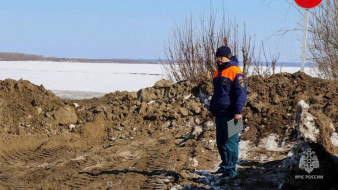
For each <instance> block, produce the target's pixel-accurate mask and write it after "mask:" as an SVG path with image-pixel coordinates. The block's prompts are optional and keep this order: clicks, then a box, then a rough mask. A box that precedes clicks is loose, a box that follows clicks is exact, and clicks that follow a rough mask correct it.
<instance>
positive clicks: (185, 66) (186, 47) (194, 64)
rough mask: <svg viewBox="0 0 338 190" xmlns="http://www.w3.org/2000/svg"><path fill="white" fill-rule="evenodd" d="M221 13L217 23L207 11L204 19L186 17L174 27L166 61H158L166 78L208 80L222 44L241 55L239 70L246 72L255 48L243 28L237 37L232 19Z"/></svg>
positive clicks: (237, 27)
mask: <svg viewBox="0 0 338 190" xmlns="http://www.w3.org/2000/svg"><path fill="white" fill-rule="evenodd" d="M224 15H225V14H224V12H223V17H222V19H221V21H220V22H218V23H219V24H218V25H217V26H216V20H217V19H216V14H214V13H213V12H212V10H211V11H210V15H209V17H208V18H207V19H206V18H204V17H200V19H199V24H196V22H195V21H194V20H193V17H192V16H190V17H186V18H185V22H184V24H183V25H181V26H176V27H175V28H174V30H173V32H172V35H171V37H170V38H169V41H168V44H167V47H165V49H164V52H165V56H166V60H164V61H162V62H163V66H164V69H165V71H166V73H167V77H168V78H169V79H171V80H173V81H181V80H192V81H196V82H199V81H202V80H205V79H211V78H212V76H213V75H212V73H213V72H214V71H215V70H216V62H215V58H216V57H215V53H216V50H217V48H218V47H220V46H222V45H227V46H229V47H230V48H231V49H232V51H233V54H234V55H237V56H238V54H239V53H241V54H242V58H243V71H244V73H245V74H248V72H249V67H250V66H251V63H252V60H253V58H252V57H251V56H254V48H255V46H254V44H253V40H252V37H251V35H247V33H246V29H245V27H244V31H243V35H242V36H239V26H238V24H237V23H236V21H234V20H232V21H230V19H226V18H225V16H224ZM239 39H241V41H240V40H239ZM239 49H240V50H241V51H239Z"/></svg>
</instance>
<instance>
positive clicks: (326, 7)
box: [309, 0, 338, 80]
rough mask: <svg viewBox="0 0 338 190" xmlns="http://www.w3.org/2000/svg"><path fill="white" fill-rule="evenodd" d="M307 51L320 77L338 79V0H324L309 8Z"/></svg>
mask: <svg viewBox="0 0 338 190" xmlns="http://www.w3.org/2000/svg"><path fill="white" fill-rule="evenodd" d="M309 32H310V36H311V38H310V39H311V40H310V41H309V52H310V53H311V56H312V57H311V59H312V60H313V62H314V65H315V66H316V67H315V68H316V72H317V74H318V75H319V76H320V77H322V78H328V79H333V80H337V79H338V1H337V0H325V1H322V3H321V4H320V5H319V6H318V7H317V8H314V9H312V10H311V19H310V22H309Z"/></svg>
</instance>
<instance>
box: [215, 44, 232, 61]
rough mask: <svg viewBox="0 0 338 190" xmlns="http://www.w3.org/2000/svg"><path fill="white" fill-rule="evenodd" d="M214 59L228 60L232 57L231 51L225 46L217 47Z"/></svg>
mask: <svg viewBox="0 0 338 190" xmlns="http://www.w3.org/2000/svg"><path fill="white" fill-rule="evenodd" d="M216 57H227V58H229V59H230V58H231V57H232V54H231V49H230V48H229V47H227V46H222V47H219V48H218V49H217V51H216Z"/></svg>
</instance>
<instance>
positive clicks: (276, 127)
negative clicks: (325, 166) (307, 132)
mask: <svg viewBox="0 0 338 190" xmlns="http://www.w3.org/2000/svg"><path fill="white" fill-rule="evenodd" d="M247 82H248V100H247V105H246V107H245V108H244V113H245V114H244V117H245V119H246V126H247V127H249V129H248V131H247V133H246V134H244V135H243V136H242V139H243V140H246V139H250V140H252V141H254V142H256V143H257V142H258V140H259V139H261V138H262V137H265V136H267V135H269V134H271V133H274V134H278V135H280V137H281V138H291V137H292V136H291V137H290V136H289V137H288V135H290V133H293V135H296V134H295V133H296V131H295V130H293V129H292V126H295V124H297V120H299V119H298V118H297V109H299V108H298V107H299V106H297V104H298V103H299V102H300V101H301V100H303V101H304V102H305V103H306V104H308V105H309V113H310V114H312V115H313V117H314V118H313V122H314V125H316V126H317V127H318V129H319V131H320V132H319V134H318V139H317V140H316V141H315V142H317V141H318V142H319V143H320V144H322V145H323V146H324V147H325V148H326V149H327V150H328V151H330V152H331V153H333V154H338V149H337V147H334V146H333V145H332V143H331V142H329V139H330V137H331V135H332V133H333V132H334V131H337V130H338V126H337V122H338V110H337V108H338V107H337V106H338V98H337V95H338V88H337V87H338V83H337V82H334V81H329V80H324V79H319V78H313V77H311V76H309V75H306V74H304V73H300V72H297V73H295V74H289V73H281V74H276V75H273V76H271V77H269V78H262V77H260V76H253V77H250V78H248V80H247ZM334 126H335V127H334ZM290 130H291V131H290ZM280 140H282V139H280Z"/></svg>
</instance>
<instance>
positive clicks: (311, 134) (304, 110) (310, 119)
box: [297, 100, 319, 142]
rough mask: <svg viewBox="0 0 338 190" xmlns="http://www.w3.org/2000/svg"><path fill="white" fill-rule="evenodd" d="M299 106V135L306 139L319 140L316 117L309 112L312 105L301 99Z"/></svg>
mask: <svg viewBox="0 0 338 190" xmlns="http://www.w3.org/2000/svg"><path fill="white" fill-rule="evenodd" d="M297 106H298V111H297V122H298V131H299V136H300V137H303V138H304V139H305V140H310V141H312V142H317V137H318V135H319V129H318V128H317V127H316V123H315V119H316V118H315V117H314V116H313V115H312V114H311V113H309V112H308V109H309V108H310V106H309V105H308V104H306V103H305V102H304V101H303V100H301V101H299V102H298V104H297Z"/></svg>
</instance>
